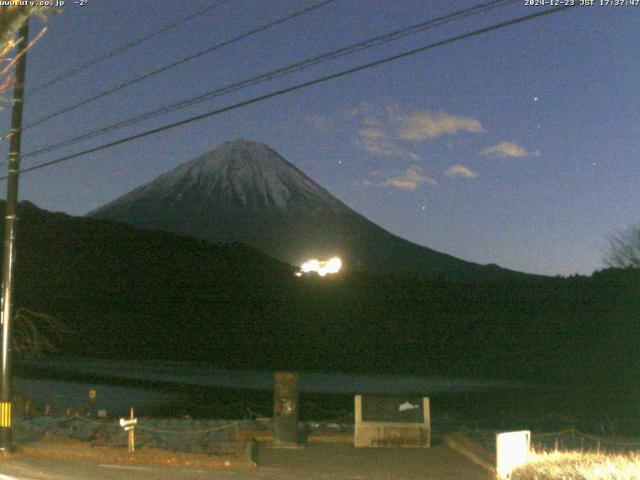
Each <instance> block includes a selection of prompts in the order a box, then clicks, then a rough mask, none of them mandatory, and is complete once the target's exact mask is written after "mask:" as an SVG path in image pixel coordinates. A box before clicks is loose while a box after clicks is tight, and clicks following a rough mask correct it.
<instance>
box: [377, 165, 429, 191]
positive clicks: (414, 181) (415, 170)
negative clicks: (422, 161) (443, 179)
mask: <svg viewBox="0 0 640 480" xmlns="http://www.w3.org/2000/svg"><path fill="white" fill-rule="evenodd" d="M437 184H438V182H436V181H435V180H434V179H433V178H429V177H427V176H426V175H423V174H422V168H420V167H410V168H408V169H407V170H406V171H405V172H403V173H402V174H400V175H397V176H395V177H390V178H388V179H386V180H385V181H384V183H383V185H385V186H389V187H394V188H399V189H401V190H408V191H414V190H417V189H418V188H419V187H434V186H436V185H437Z"/></svg>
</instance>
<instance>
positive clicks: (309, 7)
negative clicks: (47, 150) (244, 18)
mask: <svg viewBox="0 0 640 480" xmlns="http://www.w3.org/2000/svg"><path fill="white" fill-rule="evenodd" d="M335 1H336V0H321V1H319V2H316V3H313V4H311V5H307V6H306V7H303V8H301V9H299V10H296V11H294V12H293V13H290V14H288V15H285V16H284V17H280V18H278V19H276V20H272V21H269V22H266V23H263V24H262V25H260V26H258V27H256V28H253V29H251V30H248V31H246V32H244V33H241V34H240V35H237V36H235V37H233V38H230V39H229V40H225V41H223V42H220V43H216V44H215V45H212V46H210V47H208V48H205V49H204V50H200V51H199V52H197V53H194V54H191V55H188V56H186V57H184V58H182V59H180V60H177V61H175V62H172V63H170V64H167V65H164V66H162V67H160V68H158V69H155V70H152V71H150V72H147V73H145V74H143V75H140V76H138V77H135V78H132V79H130V80H126V81H124V82H122V83H119V84H118V85H116V86H114V87H111V88H109V89H108V90H104V91H102V92H100V93H98V94H96V95H94V96H93V97H90V98H87V99H84V100H82V101H80V102H77V103H74V104H72V105H69V106H68V107H65V108H63V109H61V110H57V111H55V112H53V113H50V114H48V115H45V116H44V117H42V118H40V119H38V120H36V121H35V122H33V123H31V124H30V125H27V126H26V127H22V130H23V131H24V130H28V129H30V128H33V127H35V126H37V125H40V124H42V123H44V122H47V121H49V120H51V119H53V118H56V117H58V116H60V115H62V114H64V113H69V112H71V111H73V110H76V109H77V108H80V107H83V106H85V105H88V104H89V103H92V102H95V101H96V100H99V99H101V98H104V97H107V96H109V95H111V94H113V93H115V92H118V91H120V90H122V89H123V88H126V87H129V86H131V85H134V84H136V83H138V82H141V81H143V80H146V79H148V78H151V77H154V76H156V75H159V74H161V73H164V72H166V71H168V70H171V69H172V68H175V67H177V66H180V65H184V64H185V63H187V62H190V61H192V60H195V59H197V58H200V57H202V56H204V55H207V54H209V53H212V52H214V51H216V50H218V49H220V48H222V47H226V46H228V45H231V44H232V43H235V42H238V41H240V40H243V39H245V38H247V37H250V36H252V35H255V34H256V33H259V32H263V31H265V30H268V29H270V28H272V27H275V26H277V25H280V24H282V23H285V22H287V21H289V20H293V19H294V18H296V17H299V16H300V15H304V14H305V13H309V12H312V11H313V10H316V9H318V8H320V7H324V6H325V5H328V4H330V3H333V2H335Z"/></svg>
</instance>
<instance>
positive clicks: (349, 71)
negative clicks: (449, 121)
mask: <svg viewBox="0 0 640 480" xmlns="http://www.w3.org/2000/svg"><path fill="white" fill-rule="evenodd" d="M569 8H573V5H565V6H561V7H554V8H550V9H546V10H543V11H540V12H537V13H533V14H530V15H525V16H523V17H518V18H514V19H511V20H507V21H504V22H500V23H496V24H493V25H490V26H488V27H484V28H480V29H477V30H474V31H472V32H469V33H464V34H461V35H457V36H455V37H452V38H448V39H446V40H441V41H438V42H435V43H431V44H428V45H425V46H422V47H418V48H414V49H412V50H408V51H405V52H402V53H399V54H396V55H392V56H389V57H385V58H382V59H380V60H376V61H373V62H369V63H365V64H362V65H359V66H357V67H353V68H349V69H347V70H342V71H340V72H337V73H333V74H330V75H325V76H323V77H320V78H316V79H314V80H310V81H308V82H303V83H299V84H297V85H293V86H291V87H287V88H283V89H281V90H276V91H274V92H271V93H268V94H265V95H261V96H258V97H254V98H252V99H250V100H245V101H243V102H239V103H236V104H233V105H229V106H226V107H223V108H219V109H216V110H212V111H210V112H207V113H203V114H201V115H196V116H194V117H190V118H187V119H185V120H180V121H178V122H174V123H170V124H168V125H164V126H162V127H158V128H154V129H151V130H147V131H146V132H142V133H139V134H136V135H131V136H129V137H125V138H121V139H119V140H115V141H113V142H109V143H106V144H103V145H100V146H98V147H93V148H89V149H87V150H83V151H81V152H77V153H74V154H71V155H66V156H64V157H60V158H57V159H55V160H51V161H48V162H44V163H40V164H38V165H34V166H32V167H28V168H25V169H22V170H20V173H27V172H32V171H34V170H39V169H41V168H45V167H50V166H52V165H56V164H58V163H63V162H67V161H69V160H72V159H75V158H78V157H82V156H85V155H88V154H90V153H95V152H98V151H101V150H105V149H108V148H111V147H115V146H117V145H121V144H124V143H128V142H131V141H133V140H138V139H140V138H144V137H147V136H150V135H154V134H156V133H160V132H164V131H165V130H170V129H172V128H176V127H179V126H182V125H186V124H188V123H192V122H196V121H198V120H203V119H205V118H209V117H213V116H215V115H219V114H222V113H225V112H228V111H230V110H235V109H237V108H242V107H246V106H248V105H252V104H254V103H258V102H261V101H263V100H268V99H270V98H273V97H278V96H280V95H284V94H286V93H290V92H294V91H296V90H301V89H303V88H306V87H310V86H312V85H317V84H319V83H324V82H327V81H329V80H334V79H336V78H340V77H344V76H347V75H351V74H353V73H356V72H359V71H362V70H366V69H369V68H372V67H377V66H379V65H383V64H386V63H389V62H393V61H396V60H400V59H401V58H405V57H409V56H411V55H415V54H417V53H422V52H425V51H427V50H431V49H433V48H437V47H441V46H444V45H449V44H452V43H455V42H458V41H460V40H464V39H467V38H470V37H475V36H478V35H482V34H485V33H488V32H491V31H494V30H499V29H501V28H505V27H509V26H511V25H516V24H519V23H523V22H527V21H530V20H534V19H536V18H539V17H543V16H546V15H549V14H553V13H559V12H561V11H564V10H567V9H569ZM6 178H7V177H6V176H5V177H0V180H6Z"/></svg>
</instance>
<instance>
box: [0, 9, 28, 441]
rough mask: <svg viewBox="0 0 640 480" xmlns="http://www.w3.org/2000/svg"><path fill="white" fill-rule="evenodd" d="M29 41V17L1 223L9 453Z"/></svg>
mask: <svg viewBox="0 0 640 480" xmlns="http://www.w3.org/2000/svg"><path fill="white" fill-rule="evenodd" d="M28 42H29V18H28V17H27V19H26V20H25V22H24V23H23V24H22V26H21V27H20V29H19V30H18V44H17V53H16V55H19V57H18V60H17V62H16V73H15V86H14V88H13V111H12V114H11V143H10V145H9V161H8V176H7V204H6V207H5V209H6V210H5V215H4V218H5V223H4V252H3V255H2V315H1V316H0V322H2V362H1V364H0V373H1V375H2V381H1V388H2V391H1V392H0V452H2V453H4V454H8V453H11V443H12V442H11V433H12V430H11V395H12V392H11V340H12V338H11V333H12V331H11V329H12V323H13V273H14V272H13V270H14V268H13V263H14V259H15V255H16V252H15V242H16V221H17V210H18V179H19V176H20V140H21V136H22V107H23V105H24V80H25V67H26V65H27V45H28Z"/></svg>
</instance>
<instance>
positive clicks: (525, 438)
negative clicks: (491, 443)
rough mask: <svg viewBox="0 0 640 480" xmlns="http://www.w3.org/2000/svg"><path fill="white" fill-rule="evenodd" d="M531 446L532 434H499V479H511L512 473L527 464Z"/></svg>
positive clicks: (497, 465)
mask: <svg viewBox="0 0 640 480" xmlns="http://www.w3.org/2000/svg"><path fill="white" fill-rule="evenodd" d="M530 446H531V432H530V431H529V430H522V431H520V432H507V433H498V434H497V435H496V472H497V474H498V478H500V479H505V480H507V479H509V478H511V472H512V471H513V470H514V469H516V468H518V467H519V466H521V465H524V464H525V463H527V460H528V459H529V450H530Z"/></svg>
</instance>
